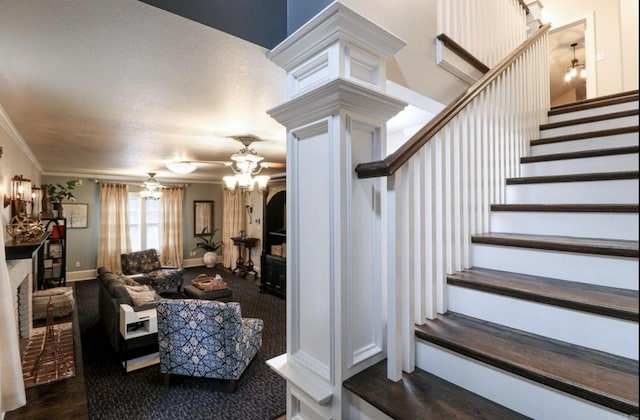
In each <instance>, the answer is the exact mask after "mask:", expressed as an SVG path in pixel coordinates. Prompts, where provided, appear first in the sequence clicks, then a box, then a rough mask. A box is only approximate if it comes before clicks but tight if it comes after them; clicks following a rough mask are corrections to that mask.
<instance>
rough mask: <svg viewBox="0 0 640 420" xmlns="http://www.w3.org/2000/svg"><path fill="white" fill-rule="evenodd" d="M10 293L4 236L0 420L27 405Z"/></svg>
mask: <svg viewBox="0 0 640 420" xmlns="http://www.w3.org/2000/svg"><path fill="white" fill-rule="evenodd" d="M0 219H2V218H1V217H0ZM0 227H1V228H2V232H4V231H5V227H4V222H3V221H0ZM14 293H15V290H13V291H12V290H11V283H10V281H9V269H8V267H7V260H6V254H5V252H4V235H0V419H2V418H3V417H4V413H5V412H7V411H11V410H15V409H16V408H18V407H22V406H23V405H25V404H26V403H27V397H26V395H25V391H24V381H23V380H22V363H21V361H20V343H19V340H18V329H17V324H16V316H15V312H14V311H15V309H14V307H13V295H14Z"/></svg>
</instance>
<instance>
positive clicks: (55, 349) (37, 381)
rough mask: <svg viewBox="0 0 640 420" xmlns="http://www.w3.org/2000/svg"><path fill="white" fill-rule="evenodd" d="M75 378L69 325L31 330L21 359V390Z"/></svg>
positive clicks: (71, 332) (71, 329)
mask: <svg viewBox="0 0 640 420" xmlns="http://www.w3.org/2000/svg"><path fill="white" fill-rule="evenodd" d="M74 376H76V366H75V362H74V353H73V324H72V323H71V322H64V323H61V324H54V325H52V326H51V330H50V332H49V335H48V336H47V327H38V328H34V329H33V332H32V334H31V338H30V339H29V343H28V344H27V347H26V349H25V353H24V357H23V358H22V377H23V379H24V386H25V388H30V387H32V386H36V385H41V384H46V383H50V382H55V381H59V380H61V379H66V378H71V377H74Z"/></svg>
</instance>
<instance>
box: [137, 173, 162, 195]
mask: <svg viewBox="0 0 640 420" xmlns="http://www.w3.org/2000/svg"><path fill="white" fill-rule="evenodd" d="M147 175H149V178H147V180H146V181H144V182H143V183H142V185H141V186H142V187H144V189H143V190H142V191H140V196H141V197H142V198H144V199H150V200H159V199H160V197H161V196H162V189H163V188H164V185H161V184H160V183H159V182H158V181H156V173H155V172H148V173H147Z"/></svg>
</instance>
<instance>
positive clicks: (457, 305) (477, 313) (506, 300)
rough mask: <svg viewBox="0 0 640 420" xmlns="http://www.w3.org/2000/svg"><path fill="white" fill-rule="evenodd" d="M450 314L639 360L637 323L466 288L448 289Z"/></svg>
mask: <svg viewBox="0 0 640 420" xmlns="http://www.w3.org/2000/svg"><path fill="white" fill-rule="evenodd" d="M447 288H448V289H447V291H448V295H449V297H448V299H449V310H450V311H453V312H456V313H459V314H463V315H467V316H470V317H473V318H478V319H483V320H486V321H489V322H493V323H494V324H501V325H505V326H507V327H510V328H516V329H518V330H522V331H528V332H530V333H532V334H537V335H543V336H546V337H551V338H553V339H556V340H560V341H565V342H569V343H573V344H577V345H580V346H584V347H590V348H593V349H596V350H600V351H606V352H609V353H612V354H616V355H618V356H622V357H628V358H630V359H634V360H638V343H637V341H635V340H631V341H630V340H629V337H637V336H638V323H637V322H632V321H625V320H621V319H616V318H611V317H606V316H601V315H595V314H590V313H586V312H581V311H577V310H572V309H566V308H561V307H558V306H551V305H545V304H542V303H536V302H531V301H526V300H521V299H516V298H513V297H509V296H501V295H497V294H493V293H487V292H482V291H479V290H473V289H469V288H465V287H458V286H447Z"/></svg>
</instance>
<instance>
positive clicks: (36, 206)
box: [31, 185, 42, 217]
mask: <svg viewBox="0 0 640 420" xmlns="http://www.w3.org/2000/svg"><path fill="white" fill-rule="evenodd" d="M41 211H42V189H41V188H38V187H36V186H35V185H32V186H31V216H33V217H38V216H39V215H40V212H41Z"/></svg>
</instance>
